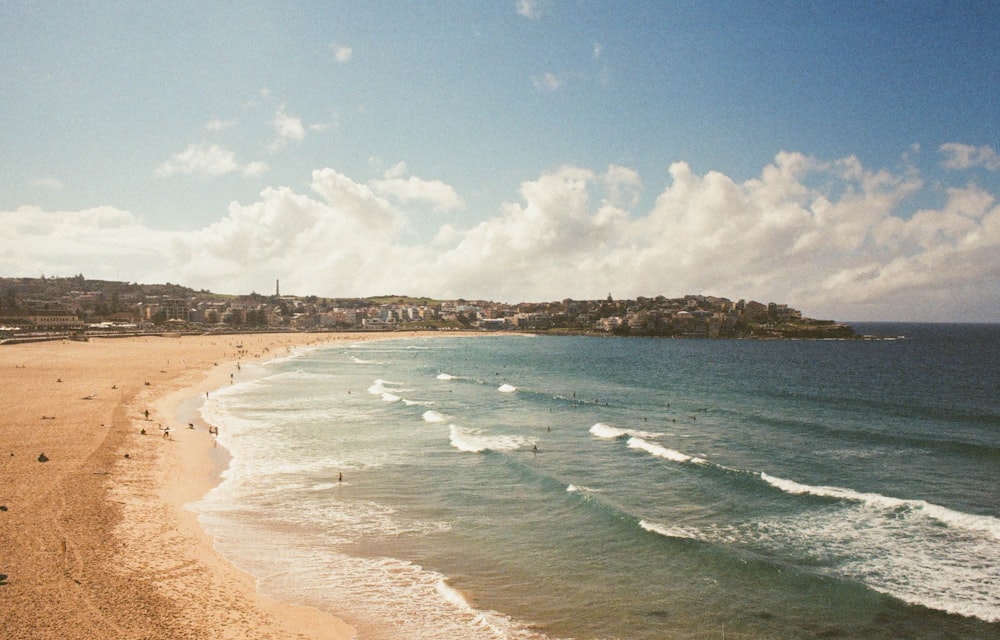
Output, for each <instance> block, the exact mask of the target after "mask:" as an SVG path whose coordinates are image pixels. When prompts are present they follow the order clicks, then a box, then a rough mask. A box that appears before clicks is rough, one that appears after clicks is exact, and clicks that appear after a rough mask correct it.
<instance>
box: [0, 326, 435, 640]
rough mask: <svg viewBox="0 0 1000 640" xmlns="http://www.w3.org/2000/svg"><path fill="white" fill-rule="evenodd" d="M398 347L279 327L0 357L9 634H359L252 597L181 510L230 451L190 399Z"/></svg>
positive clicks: (0, 485) (0, 544)
mask: <svg viewBox="0 0 1000 640" xmlns="http://www.w3.org/2000/svg"><path fill="white" fill-rule="evenodd" d="M420 335H424V334H406V336H405V337H407V338H410V337H419V336H420ZM426 335H430V336H433V335H436V334H434V333H428V334H426ZM399 337H404V336H399V335H396V334H371V333H369V334H364V333H352V334H340V333H319V334H298V333H287V334H283V333H279V334H246V335H225V336H208V335H206V336H184V337H136V338H124V339H115V340H110V339H94V340H91V341H89V342H75V341H68V340H67V341H59V342H44V343H29V344H20V345H8V346H4V347H0V398H2V399H0V409H2V415H3V419H2V421H0V506H2V507H3V509H2V510H0V574H5V575H6V576H7V577H6V578H5V579H3V580H0V596H2V597H3V600H4V602H5V606H4V607H2V610H0V628H3V629H4V630H5V634H6V637H10V638H48V637H53V638H54V637H59V638H69V639H74V638H94V637H101V638H131V637H146V638H179V637H190V638H203V637H211V638H322V639H329V640H347V639H349V638H352V637H355V631H354V629H353V628H352V627H351V626H350V625H348V624H346V623H344V622H343V621H342V620H340V619H339V618H337V617H335V616H333V615H331V614H328V613H324V612H321V611H318V610H316V609H313V608H310V607H301V606H296V605H293V604H289V603H283V602H278V601H276V600H274V599H271V598H268V597H266V596H264V595H262V594H260V593H259V592H258V591H257V587H256V580H255V578H254V577H253V576H251V575H249V574H247V573H245V572H243V571H241V570H239V569H238V568H237V567H236V566H234V565H233V564H232V563H230V562H229V561H228V560H226V559H225V558H223V557H222V555H221V554H219V553H218V552H217V551H216V550H215V549H214V544H213V542H214V541H213V539H212V538H211V536H209V535H208V534H207V533H206V532H205V531H204V530H203V529H202V527H201V525H200V524H199V522H198V519H197V514H196V513H195V512H193V511H191V510H189V509H188V508H187V505H189V504H191V503H192V502H195V501H197V500H199V499H200V498H202V497H203V496H204V495H205V494H206V493H207V492H208V491H209V490H210V489H211V488H212V487H213V486H215V485H216V484H217V483H218V482H219V469H220V464H222V463H224V461H225V458H224V456H225V453H224V450H221V447H220V448H219V449H215V442H214V436H212V435H211V434H210V433H209V431H208V427H209V425H207V424H205V423H204V422H203V421H201V420H200V418H199V417H197V410H196V406H197V405H196V401H197V400H198V399H200V398H203V397H204V396H205V394H206V392H207V393H209V394H210V393H211V392H212V391H213V390H215V389H219V388H221V387H223V386H226V385H228V384H230V383H234V382H238V381H240V379H241V377H242V376H243V375H244V374H243V369H244V368H245V367H242V366H240V367H238V366H237V364H238V363H242V364H243V365H245V364H247V363H250V362H253V363H259V362H263V361H266V360H269V359H274V358H277V357H282V356H285V355H288V354H289V353H290V352H291V350H292V349H296V348H302V347H307V346H309V345H317V344H333V343H343V344H345V345H346V344H350V343H353V342H357V341H366V340H377V339H393V338H399ZM246 375H250V374H249V373H247V374H246ZM147 412H148V413H147ZM168 429H169V433H167V430H168ZM143 431H145V434H143ZM220 453H221V455H222V457H221V458H220ZM42 454H44V459H45V461H44V462H40V461H39V459H40V458H39V457H40V456H42ZM213 454H214V457H213Z"/></svg>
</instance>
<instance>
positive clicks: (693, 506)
mask: <svg viewBox="0 0 1000 640" xmlns="http://www.w3.org/2000/svg"><path fill="white" fill-rule="evenodd" d="M859 328H860V329H861V330H863V331H871V332H878V333H882V334H889V335H906V339H901V340H887V341H788V342H754V341H696V340H662V339H660V340H657V339H639V338H634V339H621V338H591V337H525V336H486V337H482V338H447V337H442V338H433V339H410V340H407V339H403V340H391V341H380V342H368V343H358V344H355V345H352V346H350V347H344V346H343V345H336V346H331V347H329V348H321V349H313V350H309V351H306V352H303V353H302V354H300V355H299V357H296V358H293V359H286V360H284V361H281V362H274V363H270V364H268V365H264V366H262V367H261V370H260V371H258V372H256V374H255V376H254V377H253V379H251V380H249V381H247V382H244V383H239V384H235V385H232V386H229V387H226V388H224V389H220V390H219V391H217V392H214V393H212V394H211V397H210V398H209V399H207V400H206V401H205V403H204V406H203V407H202V409H201V411H202V414H203V416H204V418H205V420H206V421H208V422H209V423H211V424H213V425H217V426H219V428H220V436H219V442H220V444H221V445H223V446H224V447H225V448H226V450H228V451H229V452H230V454H231V456H232V460H231V461H230V464H229V468H228V469H227V470H226V471H225V472H224V473H223V479H222V482H221V483H220V484H219V486H218V487H216V488H215V489H214V490H213V491H212V492H211V493H210V494H209V495H208V496H206V497H205V499H204V500H202V501H200V502H199V503H198V504H197V505H194V507H195V508H196V509H197V511H198V512H199V513H200V516H199V519H200V521H201V522H202V524H203V526H205V528H206V530H207V531H208V532H209V533H210V534H211V535H213V536H215V538H216V541H217V543H216V544H217V547H218V548H219V549H220V551H222V553H223V554H224V555H226V557H228V558H229V559H230V560H232V561H233V562H234V563H236V564H237V565H238V566H240V567H241V568H243V569H245V570H248V571H249V572H251V573H252V574H253V575H255V576H257V577H258V580H259V584H260V588H261V589H262V590H263V591H265V592H267V593H269V594H271V595H274V596H276V597H279V598H282V599H286V600H289V601H294V602H297V603H301V604H307V605H312V606H315V607H318V608H320V609H323V610H327V611H330V612H332V613H334V614H336V615H339V616H341V617H343V618H344V619H345V620H346V621H348V622H350V623H351V624H353V625H355V626H356V628H357V629H358V630H359V633H360V637H361V638H378V639H382V638H385V639H388V638H399V637H407V638H456V639H458V638H578V639H584V638H635V639H646V638H649V639H651V638H664V637H673V638H721V637H722V635H723V633H725V636H726V637H727V638H741V637H743V638H764V637H767V638H804V637H868V638H904V637H914V638H916V637H920V638H935V637H942V638H943V637H956V636H957V637H963V638H995V637H997V634H998V632H1000V505H998V500H997V493H996V487H998V486H1000V399H998V397H997V393H996V391H997V389H998V388H1000V371H998V367H1000V364H998V363H1000V328H998V327H997V326H972V325H906V326H888V325H883V326H879V327H871V328H869V327H865V326H862V327H859ZM341 474H342V475H341ZM341 478H342V479H341Z"/></svg>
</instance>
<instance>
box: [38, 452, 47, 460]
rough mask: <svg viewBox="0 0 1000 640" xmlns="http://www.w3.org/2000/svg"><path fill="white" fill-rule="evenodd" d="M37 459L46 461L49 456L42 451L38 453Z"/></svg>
mask: <svg viewBox="0 0 1000 640" xmlns="http://www.w3.org/2000/svg"><path fill="white" fill-rule="evenodd" d="M38 461H39V462H48V461H49V458H48V456H46V455H45V454H44V453H40V454H38Z"/></svg>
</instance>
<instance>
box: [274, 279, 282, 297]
mask: <svg viewBox="0 0 1000 640" xmlns="http://www.w3.org/2000/svg"><path fill="white" fill-rule="evenodd" d="M274 297H275V298H280V297H281V280H277V279H276V280H275V281H274Z"/></svg>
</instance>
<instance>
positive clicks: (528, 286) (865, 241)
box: [0, 0, 1000, 321]
mask: <svg viewBox="0 0 1000 640" xmlns="http://www.w3.org/2000/svg"><path fill="white" fill-rule="evenodd" d="M998 37H1000V5H997V4H996V3H990V2H943V3H934V2H892V3H881V2H879V3H873V2H824V3H808V2H763V3H747V2H725V3H705V2H668V1H663V2H650V3H638V2H636V3H611V2H595V1H589V0H537V1H535V2H529V1H527V0H504V1H497V2H440V3H426V2H309V3H307V2H298V3H279V2H239V3H227V2H216V3H201V2H180V1H174V2H169V3H168V2H146V3H110V2H78V3H72V4H69V3H50V2H30V3H29V2H9V3H5V6H4V11H3V16H2V17H0V122H2V127H0V223H2V227H3V228H4V229H5V231H4V233H3V235H2V236H0V248H2V251H0V275H5V276H18V275H26V276H37V275H40V274H41V273H45V274H48V275H75V274H77V273H83V274H84V275H85V276H87V277H89V278H107V279H116V278H119V279H122V280H128V281H138V282H156V281H170V282H179V283H181V284H185V285H188V286H192V287H195V288H208V289H212V290H215V291H221V292H227V293H243V292H247V291H251V290H256V291H261V292H263V291H270V290H271V289H272V287H273V282H274V280H275V279H276V278H280V279H281V281H282V289H283V291H286V292H289V293H299V294H303V295H304V294H309V293H315V294H319V295H327V296H354V295H357V296H364V295H378V294H385V293H401V294H402V293H406V294H413V295H428V296H441V297H466V298H489V299H495V300H504V301H508V302H518V301H521V300H548V299H559V298H563V297H574V298H603V297H604V296H606V295H607V293H608V292H611V293H613V294H614V295H615V296H616V297H634V296H638V295H646V296H652V295H659V294H663V295H668V296H674V295H683V294H687V293H706V294H712V295H719V296H726V297H730V298H733V299H739V298H747V299H751V298H752V299H758V300H761V301H765V302H767V301H771V300H774V301H778V302H785V303H788V304H790V305H792V306H795V307H798V308H801V309H802V310H803V311H804V312H805V313H806V314H807V315H812V316H817V317H835V318H838V319H847V320H863V319H910V320H960V319H966V320H976V321H1000V208H998V204H997V196H998V195H1000V155H998V151H1000V115H998V114H1000V110H998V109H997V105H998V104H1000V71H998V70H1000V47H997V46H996V42H997V40H998Z"/></svg>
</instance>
